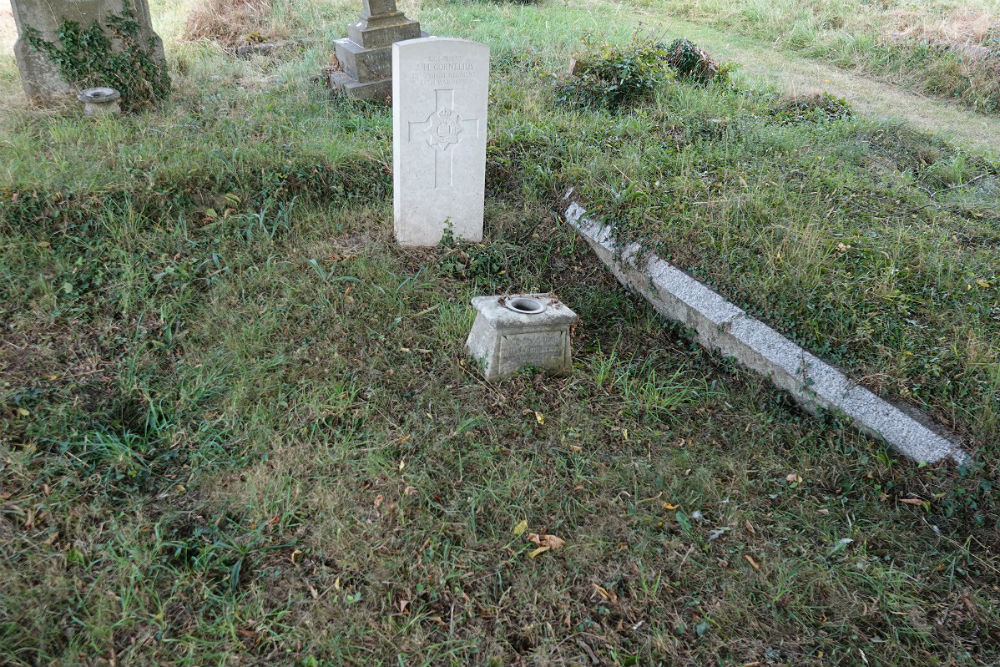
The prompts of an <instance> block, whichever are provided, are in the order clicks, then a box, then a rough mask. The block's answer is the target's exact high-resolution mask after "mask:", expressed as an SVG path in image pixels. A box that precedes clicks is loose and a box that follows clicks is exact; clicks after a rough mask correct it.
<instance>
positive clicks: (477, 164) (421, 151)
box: [392, 37, 490, 246]
mask: <svg viewBox="0 0 1000 667" xmlns="http://www.w3.org/2000/svg"><path fill="white" fill-rule="evenodd" d="M392 66H393V72H394V75H393V81H392V129H393V133H392V138H393V152H392V154H393V199H394V201H393V204H394V206H393V209H394V214H395V230H396V240H397V241H398V242H399V243H400V244H401V245H405V246H432V245H437V243H438V242H440V240H441V237H442V235H443V233H444V230H445V229H446V228H450V229H451V230H452V233H453V234H454V235H455V238H457V239H460V240H464V241H473V242H478V241H481V240H482V239H483V197H484V195H485V189H486V110H487V101H488V98H489V73H490V49H489V47H488V46H486V45H485V44H478V43H476V42H470V41H467V40H464V39H438V38H436V37H429V38H425V39H413V40H409V41H405V42H397V43H395V44H393V46H392Z"/></svg>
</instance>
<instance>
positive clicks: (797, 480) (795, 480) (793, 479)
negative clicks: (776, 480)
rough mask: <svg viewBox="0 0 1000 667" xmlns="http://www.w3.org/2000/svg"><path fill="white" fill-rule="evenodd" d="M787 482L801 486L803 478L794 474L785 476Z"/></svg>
mask: <svg viewBox="0 0 1000 667" xmlns="http://www.w3.org/2000/svg"><path fill="white" fill-rule="evenodd" d="M785 481H786V482H793V483H796V484H801V483H802V477H800V476H799V475H798V474H797V473H794V472H793V473H789V474H788V475H785Z"/></svg>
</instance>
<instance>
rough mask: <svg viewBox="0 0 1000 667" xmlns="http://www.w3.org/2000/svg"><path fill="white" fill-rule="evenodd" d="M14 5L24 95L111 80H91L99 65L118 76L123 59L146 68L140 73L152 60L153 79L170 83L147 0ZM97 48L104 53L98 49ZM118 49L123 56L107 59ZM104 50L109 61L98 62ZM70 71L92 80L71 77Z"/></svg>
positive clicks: (42, 96)
mask: <svg viewBox="0 0 1000 667" xmlns="http://www.w3.org/2000/svg"><path fill="white" fill-rule="evenodd" d="M12 8H13V11H14V21H15V23H16V24H17V32H18V40H17V43H16V44H15V45H14V55H15V57H16V58H17V67H18V71H19V72H20V75H21V84H22V86H23V87H24V92H25V93H26V94H27V95H28V97H31V98H33V99H39V100H42V101H49V102H51V101H60V100H65V99H72V98H73V97H74V96H75V95H76V94H77V93H78V92H79V91H80V90H81V89H82V88H87V87H89V86H94V85H99V86H107V85H111V84H113V83H115V82H113V81H106V80H95V79H98V78H102V75H101V74H100V73H99V71H100V69H101V67H102V66H103V67H105V68H107V69H108V71H114V70H118V73H117V75H118V76H121V73H120V70H121V69H122V68H123V67H124V66H125V64H126V63H128V64H129V65H130V66H135V67H138V68H142V69H144V74H143V75H144V76H148V72H146V71H145V70H146V69H148V68H147V67H145V65H152V66H153V68H154V69H158V70H159V72H157V73H156V74H155V76H156V77H157V82H156V83H157V84H159V85H161V86H166V87H169V80H168V79H167V78H166V76H167V75H166V58H164V55H163V42H162V41H161V40H160V38H159V36H158V35H157V34H156V33H155V32H154V31H153V26H152V21H151V19H150V15H149V4H148V0H12ZM95 26H96V27H97V28H99V32H100V33H102V34H103V38H102V39H101V40H94V39H92V38H91V35H90V33H89V32H88V31H90V30H92V29H95ZM67 29H69V30H67ZM93 34H95V35H96V34H98V33H97V32H95V33H93ZM68 42H73V43H68ZM101 48H106V49H107V51H108V53H107V54H100V53H97V52H96V51H97V50H98V49H101ZM122 53H125V54H126V55H127V58H125V59H121V58H119V59H111V56H112V54H122ZM102 55H106V56H108V58H107V62H105V63H101V62H97V59H99V58H100V57H101V56H102ZM91 59H93V60H94V61H93V62H91ZM59 61H62V64H60V62H59ZM147 61H148V62H147ZM84 73H87V74H84ZM71 74H72V75H76V76H79V77H80V78H82V79H91V80H76V81H74V80H71V77H70V76H69V75H71ZM103 78H113V75H109V76H106V77H103Z"/></svg>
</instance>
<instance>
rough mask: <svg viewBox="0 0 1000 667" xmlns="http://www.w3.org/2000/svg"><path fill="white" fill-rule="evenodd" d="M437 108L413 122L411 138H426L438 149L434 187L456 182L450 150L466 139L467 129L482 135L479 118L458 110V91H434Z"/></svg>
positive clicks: (436, 151)
mask: <svg viewBox="0 0 1000 667" xmlns="http://www.w3.org/2000/svg"><path fill="white" fill-rule="evenodd" d="M434 97H435V100H436V104H435V109H434V111H432V112H431V113H430V115H429V116H427V120H425V121H422V122H414V121H410V123H409V136H408V137H407V141H410V142H412V141H414V139H415V138H416V139H418V140H419V139H422V140H423V141H425V142H427V145H428V146H430V147H431V148H433V149H434V188H435V189H437V188H440V187H451V186H452V185H454V176H455V174H454V156H455V151H454V150H449V149H451V148H452V147H454V146H455V145H456V144H458V143H460V142H461V141H462V139H463V137H462V134H463V133H464V132H473V133H475V134H474V136H475V137H476V138H478V137H479V119H478V118H462V117H461V116H460V115H459V114H458V113H456V112H455V91H454V89H451V88H439V89H436V90H435V91H434Z"/></svg>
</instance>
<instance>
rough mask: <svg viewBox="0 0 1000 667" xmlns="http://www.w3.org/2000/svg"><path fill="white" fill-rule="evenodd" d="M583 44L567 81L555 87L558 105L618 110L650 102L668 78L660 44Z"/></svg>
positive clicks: (636, 40)
mask: <svg viewBox="0 0 1000 667" xmlns="http://www.w3.org/2000/svg"><path fill="white" fill-rule="evenodd" d="M584 44H585V45H586V47H587V48H586V50H585V51H584V53H582V54H581V55H579V56H578V57H577V58H576V60H575V61H574V65H573V67H572V72H571V74H570V77H569V78H568V79H566V80H565V81H563V82H562V83H561V84H560V86H559V93H558V97H557V100H558V101H559V102H563V103H570V104H575V105H579V106H596V107H604V108H607V109H618V108H620V107H622V106H626V105H631V104H636V103H639V102H642V101H645V100H648V99H650V98H651V97H652V96H653V94H654V92H655V91H656V89H657V88H658V87H659V86H661V85H662V84H663V83H665V82H666V81H668V80H669V79H670V78H671V76H672V75H671V72H670V70H669V69H668V68H667V66H666V65H667V60H666V58H667V50H666V47H665V46H664V45H663V44H662V43H660V42H655V41H653V40H650V39H639V38H633V39H632V41H631V42H629V43H628V44H625V45H624V46H619V45H615V44H610V43H607V42H604V43H601V44H595V43H593V42H592V41H590V39H589V38H585V40H584Z"/></svg>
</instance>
